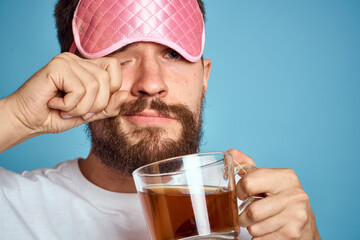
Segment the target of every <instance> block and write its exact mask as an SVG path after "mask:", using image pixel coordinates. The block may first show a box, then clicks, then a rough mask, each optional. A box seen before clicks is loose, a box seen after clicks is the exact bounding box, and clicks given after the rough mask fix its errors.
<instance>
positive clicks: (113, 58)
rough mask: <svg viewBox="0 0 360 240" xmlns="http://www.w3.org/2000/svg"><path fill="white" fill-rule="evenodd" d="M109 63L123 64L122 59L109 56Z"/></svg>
mask: <svg viewBox="0 0 360 240" xmlns="http://www.w3.org/2000/svg"><path fill="white" fill-rule="evenodd" d="M108 61H109V65H114V66H121V64H120V61H119V60H118V59H117V58H115V57H108Z"/></svg>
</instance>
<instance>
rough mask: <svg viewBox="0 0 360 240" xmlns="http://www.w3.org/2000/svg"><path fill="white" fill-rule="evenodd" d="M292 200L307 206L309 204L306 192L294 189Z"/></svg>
mask: <svg viewBox="0 0 360 240" xmlns="http://www.w3.org/2000/svg"><path fill="white" fill-rule="evenodd" d="M294 198H295V200H296V201H297V202H300V203H305V204H307V203H308V202H309V196H308V195H307V194H306V192H305V191H304V190H303V189H301V188H299V189H296V190H295V192H294Z"/></svg>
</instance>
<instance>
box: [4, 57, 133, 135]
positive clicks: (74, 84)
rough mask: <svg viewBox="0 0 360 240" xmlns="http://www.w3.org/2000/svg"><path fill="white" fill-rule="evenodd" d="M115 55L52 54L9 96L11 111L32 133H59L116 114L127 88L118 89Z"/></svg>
mask: <svg viewBox="0 0 360 240" xmlns="http://www.w3.org/2000/svg"><path fill="white" fill-rule="evenodd" d="M121 80H122V77H121V64H120V62H119V61H118V60H117V59H116V58H107V57H105V58H98V59H82V58H80V57H78V56H76V55H74V54H72V53H62V54H59V55H57V56H55V57H54V58H53V59H52V60H51V61H50V62H49V63H48V64H47V65H46V66H45V67H44V68H42V69H41V70H39V71H38V72H37V73H35V74H34V75H33V76H32V77H31V78H30V79H29V80H28V81H27V82H26V83H25V84H24V85H23V86H22V87H21V88H20V89H19V90H18V91H16V92H15V93H14V94H13V95H11V96H10V97H8V98H9V99H8V102H9V105H10V106H11V109H12V112H13V113H14V115H15V116H16V119H18V120H19V122H21V123H22V124H23V125H24V126H25V127H26V128H29V129H32V131H33V132H34V133H37V134H41V133H59V132H63V131H66V130H68V129H71V128H74V127H77V126H79V125H80V124H83V123H86V122H90V121H94V120H98V119H103V118H108V117H113V116H116V115H118V114H119V111H120V108H121V104H122V103H123V102H124V101H125V100H126V98H127V96H128V92H126V91H122V90H120V87H121Z"/></svg>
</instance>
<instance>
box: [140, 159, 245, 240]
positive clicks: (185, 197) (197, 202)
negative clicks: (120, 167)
mask: <svg viewBox="0 0 360 240" xmlns="http://www.w3.org/2000/svg"><path fill="white" fill-rule="evenodd" d="M133 177H134V181H135V185H136V189H137V191H138V193H139V196H140V200H141V205H142V208H143V212H144V215H145V218H146V222H147V226H148V229H149V232H150V235H151V239H153V240H155V239H156V240H160V239H238V238H239V235H240V226H239V218H238V205H237V197H236V193H235V171H234V165H233V161H232V158H231V155H230V154H229V153H226V152H208V153H198V154H191V155H186V156H180V157H174V158H170V159H166V160H162V161H158V162H155V163H151V164H148V165H145V166H143V167H140V168H138V169H136V170H135V171H134V172H133Z"/></svg>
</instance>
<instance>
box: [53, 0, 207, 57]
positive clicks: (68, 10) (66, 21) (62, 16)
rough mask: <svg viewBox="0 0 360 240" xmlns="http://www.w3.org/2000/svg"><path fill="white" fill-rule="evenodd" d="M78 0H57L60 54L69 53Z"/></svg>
mask: <svg viewBox="0 0 360 240" xmlns="http://www.w3.org/2000/svg"><path fill="white" fill-rule="evenodd" d="M78 2H79V0H59V1H58V3H57V4H56V6H55V13H54V16H55V20H56V28H57V35H58V40H59V43H60V46H61V52H67V51H69V49H70V47H71V44H72V42H73V41H74V36H73V33H72V26H71V23H72V19H73V16H74V12H75V9H76V6H77V4H78ZM197 2H198V4H199V7H200V10H201V13H202V15H203V18H204V20H205V8H204V3H203V1H202V0H197Z"/></svg>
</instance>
